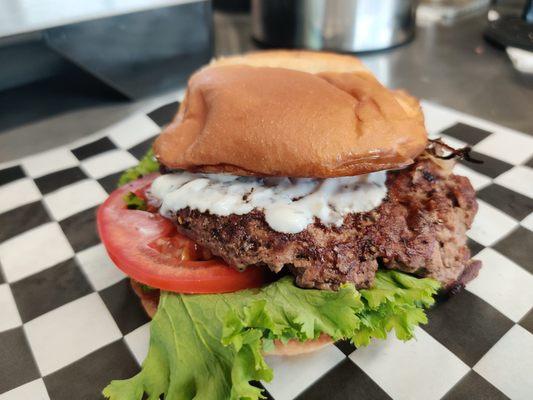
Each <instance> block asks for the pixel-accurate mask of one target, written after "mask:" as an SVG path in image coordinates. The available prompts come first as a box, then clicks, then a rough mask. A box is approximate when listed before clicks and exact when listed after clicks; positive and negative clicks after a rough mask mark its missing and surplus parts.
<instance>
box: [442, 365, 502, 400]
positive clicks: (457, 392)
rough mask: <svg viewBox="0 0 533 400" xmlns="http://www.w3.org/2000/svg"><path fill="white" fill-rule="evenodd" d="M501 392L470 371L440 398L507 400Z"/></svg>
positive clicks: (447, 399)
mask: <svg viewBox="0 0 533 400" xmlns="http://www.w3.org/2000/svg"><path fill="white" fill-rule="evenodd" d="M507 398H508V397H507V396H505V395H504V394H503V393H502V392H500V391H499V390H498V389H496V388H495V387H494V386H492V385H491V384H490V383H488V382H487V381H486V380H485V379H483V378H482V377H481V376H480V375H478V374H477V373H476V372H475V371H473V370H471V371H470V372H469V373H468V374H466V375H465V376H464V377H463V378H462V379H461V380H460V381H459V382H457V384H456V385H455V386H454V387H453V388H451V389H450V391H449V392H448V393H446V395H445V396H444V397H443V398H442V399H443V400H464V399H468V400H489V399H490V400H498V399H502V400H504V399H507Z"/></svg>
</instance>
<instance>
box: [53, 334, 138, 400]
mask: <svg viewBox="0 0 533 400" xmlns="http://www.w3.org/2000/svg"><path fill="white" fill-rule="evenodd" d="M138 372H139V367H138V365H137V363H136V362H135V359H134V358H133V356H132V355H131V353H130V351H129V350H128V347H127V346H126V344H125V343H124V342H123V341H122V340H119V341H117V342H114V343H111V344H110V345H107V346H105V347H102V348H101V349H99V350H97V351H95V352H94V353H91V354H89V355H88V356H85V357H84V358H82V359H80V360H78V361H76V362H74V363H72V364H70V365H68V366H66V367H64V368H62V369H60V370H59V371H56V372H54V373H52V374H50V375H48V376H45V377H44V379H43V380H44V384H45V385H46V389H47V390H48V394H49V395H50V398H51V399H53V400H72V399H79V400H92V399H102V398H103V396H102V394H101V393H102V390H103V389H104V388H105V387H106V386H107V385H108V384H109V382H111V381H112V380H114V379H127V378H131V377H132V376H134V375H135V374H136V373H138Z"/></svg>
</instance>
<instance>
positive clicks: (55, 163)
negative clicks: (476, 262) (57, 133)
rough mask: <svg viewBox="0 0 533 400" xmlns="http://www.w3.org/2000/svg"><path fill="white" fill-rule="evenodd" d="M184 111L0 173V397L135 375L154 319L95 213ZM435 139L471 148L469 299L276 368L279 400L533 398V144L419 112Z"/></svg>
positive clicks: (38, 399) (464, 169) (134, 119)
mask: <svg viewBox="0 0 533 400" xmlns="http://www.w3.org/2000/svg"><path fill="white" fill-rule="evenodd" d="M176 107H177V103H173V104H169V105H166V106H164V107H161V108H159V109H157V110H155V111H153V112H151V113H149V114H148V115H145V114H137V115H133V116H131V117H130V118H128V119H126V120H124V121H122V122H119V123H118V124H115V125H113V126H111V127H109V128H108V129H105V130H103V131H101V132H98V133H96V134H94V135H92V136H91V137H88V138H85V139H84V140H83V142H77V143H74V144H73V145H71V146H65V147H61V148H57V149H54V150H50V151H47V152H44V153H40V154H36V155H33V156H30V157H27V158H24V159H21V160H18V161H17V162H14V163H10V164H9V165H0V400H15V399H16V400H19V399H20V400H27V399H30V400H42V399H53V400H67V399H68V400H72V399H98V398H101V395H100V391H101V390H102V388H103V387H104V386H105V385H106V384H107V383H108V382H109V381H110V380H112V379H120V378H127V377H130V376H132V375H134V374H135V373H136V372H137V371H139V365H140V363H141V362H142V360H143V359H144V357H145V355H146V353H147V348H148V339H149V325H148V323H149V320H148V318H147V317H146V315H145V314H144V311H143V310H142V308H141V306H140V305H139V302H138V300H137V299H136V297H135V295H134V294H133V293H132V290H131V288H130V286H129V282H128V280H127V279H126V277H125V276H124V274H122V272H120V271H119V270H118V269H116V268H115V267H114V266H113V264H112V263H111V261H110V260H109V258H108V257H107V254H106V252H105V250H104V248H103V246H102V244H101V243H100V240H99V239H98V236H97V234H96V230H95V211H96V208H97V207H98V205H99V204H100V203H101V202H102V201H103V200H104V199H105V198H106V196H107V194H108V193H110V192H111V191H112V190H113V189H114V188H115V187H116V182H117V179H118V177H119V176H120V174H121V172H122V171H123V170H125V169H126V168H128V167H131V166H133V165H135V164H136V163H137V162H138V159H139V158H140V157H141V156H142V155H143V154H144V153H145V151H146V150H147V149H148V148H149V146H150V144H151V142H152V140H153V138H154V137H155V136H156V135H157V134H158V132H159V131H160V128H161V126H163V125H165V124H166V123H168V122H169V121H170V118H171V117H172V115H173V114H174V112H175V110H176ZM423 107H424V112H425V115H426V124H427V126H428V130H429V132H430V133H431V135H432V136H434V137H437V136H441V137H443V138H444V139H445V141H447V142H448V143H449V144H451V145H453V146H464V145H465V144H466V143H469V144H471V145H473V149H474V152H473V156H474V157H475V158H479V159H481V160H483V161H484V163H483V164H468V163H460V164H458V165H457V167H456V172H457V173H458V174H462V175H465V176H467V177H469V178H470V180H471V182H472V184H473V186H474V187H475V188H476V190H477V193H478V197H479V213H478V216H477V218H476V220H475V222H474V226H473V227H472V229H471V230H470V231H469V232H468V236H469V242H470V247H471V249H472V252H473V254H474V255H475V257H476V258H478V259H480V260H482V262H483V268H482V270H481V272H480V274H479V277H478V278H477V279H476V280H474V281H473V282H471V283H470V284H469V285H468V286H467V288H466V290H464V291H462V292H461V293H460V294H458V295H456V296H455V297H452V298H451V299H449V300H448V301H446V302H442V303H440V304H439V305H438V306H437V307H435V308H434V309H432V310H431V311H429V320H430V322H429V324H428V325H425V326H423V327H421V328H418V329H417V331H416V340H412V341H410V342H407V343H403V342H400V341H398V340H397V339H396V338H394V337H393V336H394V335H392V336H390V337H389V338H388V339H387V340H385V341H376V342H374V343H373V344H372V345H370V346H368V347H365V348H360V349H355V347H354V346H353V345H351V344H350V343H348V342H339V343H336V344H335V345H330V346H329V347H326V348H325V349H323V350H321V351H319V352H317V353H314V354H310V355H303V356H298V357H291V358H282V357H268V359H267V361H268V363H269V364H270V365H271V366H272V367H273V369H274V375H275V378H274V380H273V381H272V382H270V383H263V386H264V387H265V388H266V390H267V396H269V398H273V399H276V400H282V399H292V398H298V399H324V398H328V399H330V400H335V399H387V398H394V399H414V400H416V399H420V400H431V399H440V398H446V399H467V398H468V399H500V398H502V399H503V398H512V399H524V400H525V399H533V309H532V306H533V275H532V274H531V273H532V272H533V249H532V248H533V200H532V199H533V137H531V136H528V135H525V134H522V133H519V132H516V131H512V130H510V129H507V128H504V127H501V126H498V125H495V124H493V123H490V122H487V121H483V120H480V119H477V118H474V117H471V116H468V115H465V114H462V113H459V112H457V111H453V110H449V109H445V108H442V107H439V106H436V105H433V104H430V103H426V102H424V104H423Z"/></svg>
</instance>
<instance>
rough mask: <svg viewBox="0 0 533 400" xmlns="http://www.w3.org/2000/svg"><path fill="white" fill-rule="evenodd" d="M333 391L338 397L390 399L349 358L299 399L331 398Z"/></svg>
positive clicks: (320, 399)
mask: <svg viewBox="0 0 533 400" xmlns="http://www.w3.org/2000/svg"><path fill="white" fill-rule="evenodd" d="M333 393H334V394H335V398H338V399H365V400H385V399H390V397H389V395H387V393H385V392H384V391H383V389H381V388H380V387H379V386H378V385H377V384H376V383H375V382H374V381H373V380H372V379H370V378H369V377H368V375H366V374H365V373H364V372H363V371H362V370H361V369H360V368H359V367H358V366H357V365H355V364H354V363H353V362H351V361H350V360H348V359H345V360H344V361H342V362H341V363H339V364H338V365H336V366H335V367H333V368H332V369H331V371H329V372H328V373H326V374H325V375H324V376H323V377H322V378H320V380H318V381H317V382H315V383H314V384H313V385H312V386H311V387H309V388H308V389H307V390H305V391H304V392H303V393H302V394H301V395H300V396H298V397H297V399H298V400H314V399H316V400H323V399H328V398H331V397H332V394H333Z"/></svg>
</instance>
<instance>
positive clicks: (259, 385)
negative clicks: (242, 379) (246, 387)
mask: <svg viewBox="0 0 533 400" xmlns="http://www.w3.org/2000/svg"><path fill="white" fill-rule="evenodd" d="M250 385H252V386H255V387H256V388H259V389H261V390H262V392H261V393H262V394H263V397H264V398H265V400H274V397H272V395H271V394H270V393H268V390H266V389H265V387H264V386H263V384H262V383H261V382H258V381H251V382H250Z"/></svg>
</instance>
